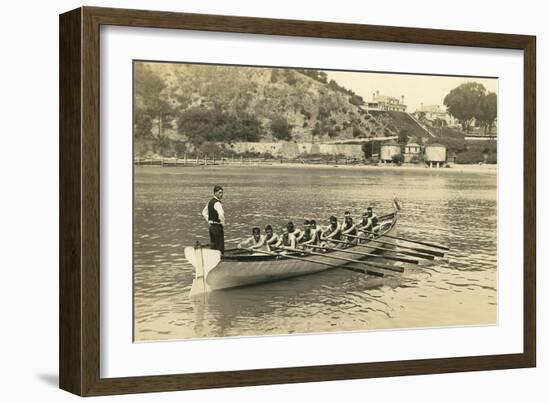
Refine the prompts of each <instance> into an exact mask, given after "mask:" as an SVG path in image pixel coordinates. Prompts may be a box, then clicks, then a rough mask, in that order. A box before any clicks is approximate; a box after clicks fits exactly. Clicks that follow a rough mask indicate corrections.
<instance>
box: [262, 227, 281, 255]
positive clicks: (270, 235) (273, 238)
mask: <svg viewBox="0 0 550 403" xmlns="http://www.w3.org/2000/svg"><path fill="white" fill-rule="evenodd" d="M277 242H279V236H278V235H277V234H275V233H274V232H273V227H272V226H271V225H266V226H265V235H264V245H265V247H266V249H267V250H268V251H269V250H271V249H272V248H273V247H274V246H275V245H276V244H277Z"/></svg>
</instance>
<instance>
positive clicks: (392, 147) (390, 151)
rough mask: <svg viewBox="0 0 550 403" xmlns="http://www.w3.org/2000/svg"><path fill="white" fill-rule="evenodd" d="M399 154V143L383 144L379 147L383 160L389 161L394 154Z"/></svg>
mask: <svg viewBox="0 0 550 403" xmlns="http://www.w3.org/2000/svg"><path fill="white" fill-rule="evenodd" d="M399 154H401V146H400V145H399V144H393V143H390V144H384V145H383V146H382V147H380V159H381V160H383V161H391V160H392V158H393V157H394V156H395V155H399Z"/></svg>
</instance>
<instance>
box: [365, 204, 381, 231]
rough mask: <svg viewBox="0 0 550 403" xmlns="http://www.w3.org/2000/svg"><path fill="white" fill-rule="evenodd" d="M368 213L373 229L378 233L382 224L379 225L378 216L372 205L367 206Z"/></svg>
mask: <svg viewBox="0 0 550 403" xmlns="http://www.w3.org/2000/svg"><path fill="white" fill-rule="evenodd" d="M367 215H368V218H369V220H370V221H371V226H372V227H371V228H372V229H371V231H372V232H374V233H377V232H378V231H379V230H380V226H379V225H378V216H377V215H376V214H374V212H373V211H372V207H367Z"/></svg>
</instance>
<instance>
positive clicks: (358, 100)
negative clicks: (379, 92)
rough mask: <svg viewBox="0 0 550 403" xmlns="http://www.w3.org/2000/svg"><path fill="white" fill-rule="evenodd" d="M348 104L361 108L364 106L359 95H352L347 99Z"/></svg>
mask: <svg viewBox="0 0 550 403" xmlns="http://www.w3.org/2000/svg"><path fill="white" fill-rule="evenodd" d="M348 101H349V103H350V104H352V105H355V106H361V105H364V104H365V101H364V100H363V98H362V97H361V96H360V95H352V96H351V97H349V100H348Z"/></svg>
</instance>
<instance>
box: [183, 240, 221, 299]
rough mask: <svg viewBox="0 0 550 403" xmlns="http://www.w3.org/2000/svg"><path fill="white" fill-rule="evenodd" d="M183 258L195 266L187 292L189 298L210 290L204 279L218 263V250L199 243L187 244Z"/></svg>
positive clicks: (219, 255)
mask: <svg viewBox="0 0 550 403" xmlns="http://www.w3.org/2000/svg"><path fill="white" fill-rule="evenodd" d="M185 258H186V259H187V261H188V262H189V263H191V265H192V266H193V267H194V268H195V278H194V279H193V285H192V286H191V291H190V292H189V298H195V297H198V296H201V295H202V294H205V293H208V292H210V291H212V290H211V288H210V287H209V286H208V283H207V281H206V279H207V278H208V273H209V272H210V271H211V270H212V269H213V268H214V267H216V266H217V265H218V263H220V261H221V253H220V251H219V250H214V249H208V248H203V247H202V246H200V245H197V246H195V247H192V246H188V247H186V248H185Z"/></svg>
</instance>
